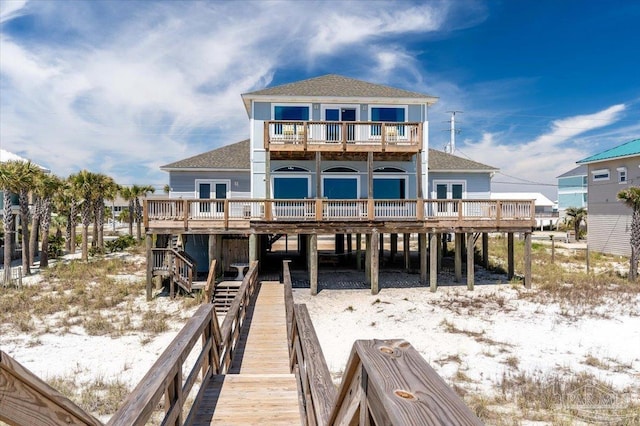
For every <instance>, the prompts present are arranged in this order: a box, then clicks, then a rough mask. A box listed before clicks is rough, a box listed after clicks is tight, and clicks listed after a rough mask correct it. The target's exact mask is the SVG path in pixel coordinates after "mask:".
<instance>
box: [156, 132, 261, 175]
mask: <svg viewBox="0 0 640 426" xmlns="http://www.w3.org/2000/svg"><path fill="white" fill-rule="evenodd" d="M177 169H187V170H189V169H190V170H198V169H207V170H210V169H216V170H218V169H220V170H225V169H226V170H249V169H250V165H249V139H245V140H243V141H240V142H236V143H232V144H231V145H225V146H222V147H220V148H216V149H213V150H211V151H208V152H205V153H203V154H198V155H194V156H193V157H189V158H185V159H184V160H180V161H176V162H174V163H170V164H166V165H164V166H161V167H160V170H165V171H171V170H177Z"/></svg>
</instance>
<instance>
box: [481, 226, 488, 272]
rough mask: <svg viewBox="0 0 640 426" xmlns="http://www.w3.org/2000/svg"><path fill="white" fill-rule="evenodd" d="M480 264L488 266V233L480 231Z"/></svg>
mask: <svg viewBox="0 0 640 426" xmlns="http://www.w3.org/2000/svg"><path fill="white" fill-rule="evenodd" d="M482 266H483V267H484V268H485V269H488V268H489V233H488V232H483V233H482Z"/></svg>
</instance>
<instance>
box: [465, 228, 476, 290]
mask: <svg viewBox="0 0 640 426" xmlns="http://www.w3.org/2000/svg"><path fill="white" fill-rule="evenodd" d="M466 235H467V290H473V286H474V284H475V278H476V277H475V270H474V265H473V255H474V241H473V232H467V234H466Z"/></svg>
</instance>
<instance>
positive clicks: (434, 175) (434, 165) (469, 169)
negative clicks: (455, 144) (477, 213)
mask: <svg viewBox="0 0 640 426" xmlns="http://www.w3.org/2000/svg"><path fill="white" fill-rule="evenodd" d="M428 164H429V167H428V169H429V190H428V193H427V195H428V198H431V199H440V200H443V199H482V200H488V199H490V197H491V178H492V177H493V175H494V174H495V173H496V172H497V171H498V170H499V169H496V168H495V167H491V166H487V165H485V164H482V163H478V162H476V161H472V160H468V159H466V158H462V157H458V156H456V155H453V154H448V153H446V152H442V151H437V150H435V149H429V163H428Z"/></svg>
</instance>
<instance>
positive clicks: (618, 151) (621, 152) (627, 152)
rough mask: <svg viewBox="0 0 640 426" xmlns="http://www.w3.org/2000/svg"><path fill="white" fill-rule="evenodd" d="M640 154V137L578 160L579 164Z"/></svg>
mask: <svg viewBox="0 0 640 426" xmlns="http://www.w3.org/2000/svg"><path fill="white" fill-rule="evenodd" d="M635 155H640V139H634V140H632V141H629V142H627V143H623V144H622V145H618V146H615V147H613V148H611V149H608V150H606V151H602V152H600V153H598V154H595V155H592V156H591V157H587V158H584V159H582V160H580V161H578V162H577V163H578V164H588V163H597V162H599V161H606V160H613V159H614V158H623V157H632V156H635Z"/></svg>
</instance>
